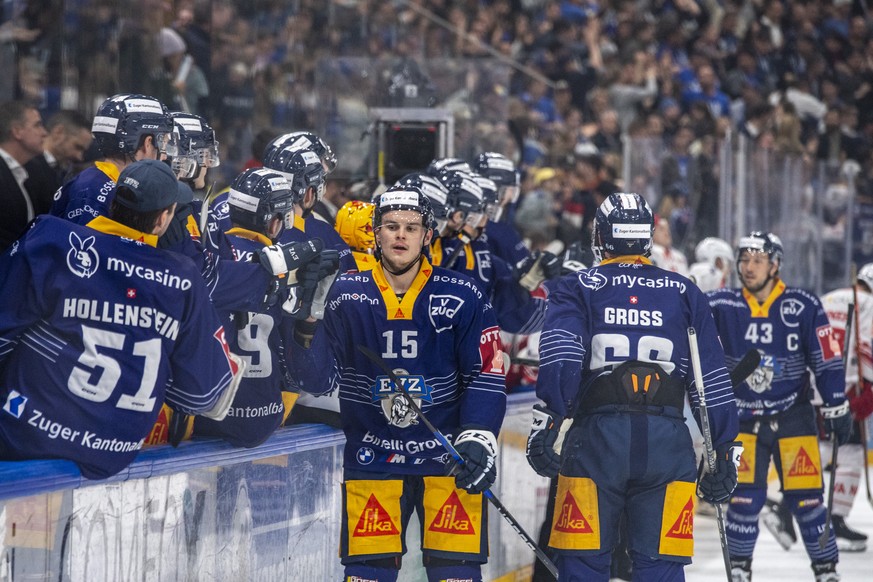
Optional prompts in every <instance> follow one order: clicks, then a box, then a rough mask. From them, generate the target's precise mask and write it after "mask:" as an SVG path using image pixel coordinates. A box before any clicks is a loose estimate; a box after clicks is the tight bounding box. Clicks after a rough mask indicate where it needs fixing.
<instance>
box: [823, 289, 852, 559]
mask: <svg viewBox="0 0 873 582" xmlns="http://www.w3.org/2000/svg"><path fill="white" fill-rule="evenodd" d="M854 314H855V304H854V303H849V309H848V311H847V312H846V335H845V336H844V337H843V354H846V353H848V349H849V338H850V337H851V336H852V319H853V315H854ZM859 380H860V378H859ZM831 439H832V440H833V441H834V444H833V448H832V449H831V471H830V473H831V482H830V483H829V484H828V512H827V513H826V514H825V524H824V531H823V532H821V535H820V536H818V547H819V549H820V550H823V549H825V546H826V545H828V539H829V538H830V535H831V516H832V515H833V513H834V487H835V486H836V481H837V480H836V476H837V453H838V452H839V450H840V446H839V445H838V444H837V435H835V434H831Z"/></svg>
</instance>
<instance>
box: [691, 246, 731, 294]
mask: <svg viewBox="0 0 873 582" xmlns="http://www.w3.org/2000/svg"><path fill="white" fill-rule="evenodd" d="M694 260H695V261H697V262H695V263H694V264H693V265H691V266H690V267H689V268H688V278H689V279H691V280H692V281H694V282H695V283H696V284H697V286H698V287H700V290H701V291H703V292H704V293H706V292H708V291H713V290H715V289H721V288H722V287H725V286H727V284H728V283H729V282H730V277H731V271H733V264H734V249H733V248H732V247H731V245H729V244H728V242H727V241H725V240H722V239H720V238H715V237H712V236H709V237H706V238H705V239H703V240H702V241H700V242H699V243H697V246H696V247H695V248H694Z"/></svg>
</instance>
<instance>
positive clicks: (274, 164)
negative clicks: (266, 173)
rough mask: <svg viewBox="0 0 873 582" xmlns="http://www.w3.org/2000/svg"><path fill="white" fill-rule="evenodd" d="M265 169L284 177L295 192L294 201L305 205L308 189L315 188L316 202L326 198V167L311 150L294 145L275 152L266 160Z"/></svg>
mask: <svg viewBox="0 0 873 582" xmlns="http://www.w3.org/2000/svg"><path fill="white" fill-rule="evenodd" d="M264 167H266V168H270V169H271V170H275V171H277V172H279V173H280V174H282V175H284V176H285V178H286V179H287V180H288V182H289V183H290V184H291V189H292V190H293V191H294V201H295V202H297V203H298V204H302V203H303V196H304V195H305V194H306V190H307V188H314V189H315V194H316V200H321V198H322V197H323V196H324V166H323V165H322V164H321V160H320V159H319V157H318V154H316V153H315V151H314V150H312V149H311V148H304V149H298V148H296V147H295V146H294V145H290V146H287V147H285V148H283V149H281V150H277V151H276V152H274V155H272V156H271V157H269V158H267V159H265V160H264Z"/></svg>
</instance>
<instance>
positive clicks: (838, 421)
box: [821, 400, 852, 445]
mask: <svg viewBox="0 0 873 582" xmlns="http://www.w3.org/2000/svg"><path fill="white" fill-rule="evenodd" d="M821 416H822V418H823V419H824V425H825V429H826V430H827V431H828V432H829V433H830V434H831V438H834V439H836V441H837V444H838V445H844V444H846V443H847V442H849V437H851V436H852V411H851V410H850V409H849V401H848V400H846V401H845V402H843V403H842V404H837V405H836V406H822V407H821Z"/></svg>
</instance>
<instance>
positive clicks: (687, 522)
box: [666, 497, 694, 540]
mask: <svg viewBox="0 0 873 582" xmlns="http://www.w3.org/2000/svg"><path fill="white" fill-rule="evenodd" d="M666 536H667V537H668V538H679V539H683V540H690V539H692V537H694V503H692V501H691V498H690V497H689V498H688V503H686V504H685V507H683V508H682V511H681V512H680V513H679V518H678V519H677V520H676V522H675V523H674V524H673V525H672V527H670V530H669V531H668V532H667V534H666Z"/></svg>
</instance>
